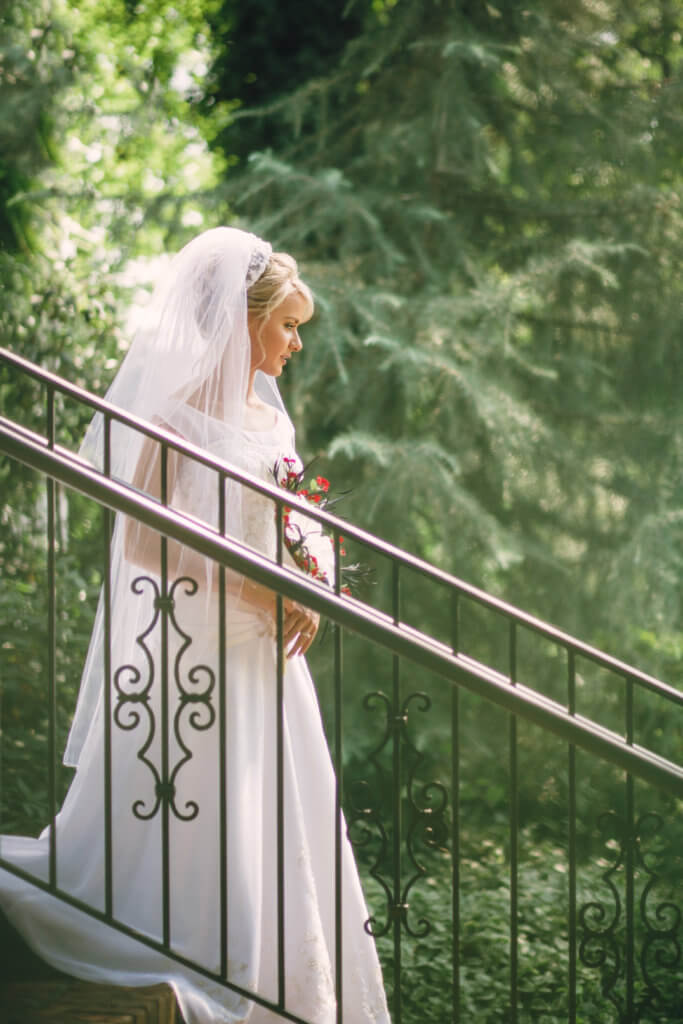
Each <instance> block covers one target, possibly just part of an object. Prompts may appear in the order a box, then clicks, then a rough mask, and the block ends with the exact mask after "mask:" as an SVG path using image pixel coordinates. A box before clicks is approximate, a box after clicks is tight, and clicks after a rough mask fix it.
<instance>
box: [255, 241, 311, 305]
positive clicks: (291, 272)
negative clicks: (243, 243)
mask: <svg viewBox="0 0 683 1024" xmlns="http://www.w3.org/2000/svg"><path fill="white" fill-rule="evenodd" d="M292 292H298V293H299V295H301V297H302V298H303V299H304V300H305V301H306V303H307V305H308V313H309V315H311V316H312V315H313V295H312V294H311V289H310V288H309V287H308V285H307V284H304V282H303V281H302V280H301V278H300V277H299V268H298V267H297V263H296V260H295V259H294V258H293V257H292V256H290V255H289V254H288V253H286V252H274V253H273V254H272V255H271V257H270V259H269V261H268V263H267V264H266V269H265V270H264V271H263V273H262V274H261V276H260V277H259V278H258V280H257V281H254V283H253V284H252V285H251V287H250V288H249V289H248V290H247V311H248V313H249V314H250V315H251V316H253V317H255V318H256V319H257V320H261V321H262V322H265V321H266V320H267V319H268V317H269V316H270V314H271V313H272V312H273V310H274V309H277V307H278V306H279V305H280V303H281V302H284V300H285V299H286V298H287V296H288V295H290V294H291V293H292Z"/></svg>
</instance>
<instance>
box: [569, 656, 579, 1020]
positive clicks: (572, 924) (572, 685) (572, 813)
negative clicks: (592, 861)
mask: <svg viewBox="0 0 683 1024" xmlns="http://www.w3.org/2000/svg"><path fill="white" fill-rule="evenodd" d="M567 706H568V709H569V714H570V715H575V714H576V662H575V657H574V651H573V650H572V649H571V648H569V649H568V651H567ZM567 759H568V763H567V774H568V801H569V806H568V811H567V815H568V822H569V828H568V831H569V836H568V840H569V880H568V884H569V922H568V924H569V929H568V938H569V949H568V954H569V963H568V968H569V974H568V981H569V1005H568V1012H569V1022H568V1024H576V1010H577V1004H576V747H575V746H574V744H573V743H570V744H569V746H568V750H567Z"/></svg>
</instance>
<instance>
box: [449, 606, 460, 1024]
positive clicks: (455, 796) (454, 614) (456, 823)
mask: <svg viewBox="0 0 683 1024" xmlns="http://www.w3.org/2000/svg"><path fill="white" fill-rule="evenodd" d="M451 633H452V646H453V653H454V654H457V652H458V651H459V650H460V594H459V593H458V591H457V590H453V591H452V592H451ZM451 765H452V775H451V816H452V830H453V842H452V852H451V858H452V882H451V885H452V894H451V898H452V907H453V910H452V913H453V938H452V942H453V947H452V948H453V963H452V971H453V1024H460V688H459V687H458V686H454V687H453V688H452V690H451Z"/></svg>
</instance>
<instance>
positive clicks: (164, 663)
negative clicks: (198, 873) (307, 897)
mask: <svg viewBox="0 0 683 1024" xmlns="http://www.w3.org/2000/svg"><path fill="white" fill-rule="evenodd" d="M161 504H162V505H168V447H167V446H166V445H165V444H164V443H162V445H161ZM159 543H160V545H161V598H160V600H159V602H158V610H159V611H160V612H161V788H160V790H159V793H158V796H159V797H161V801H162V804H161V858H162V865H161V886H162V908H163V909H162V915H163V936H164V945H165V946H169V945H170V941H171V847H170V843H171V835H170V821H169V801H168V799H164V797H165V796H168V795H169V794H170V789H169V749H168V747H169V736H168V728H169V706H168V611H169V596H168V541H167V539H166V537H165V536H164V534H161V537H160V542H159Z"/></svg>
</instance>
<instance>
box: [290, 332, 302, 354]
mask: <svg viewBox="0 0 683 1024" xmlns="http://www.w3.org/2000/svg"><path fill="white" fill-rule="evenodd" d="M291 348H292V351H293V352H300V351H301V349H302V348H303V345H302V343H301V338H300V337H299V332H298V331H295V332H294V337H293V338H292V344H291Z"/></svg>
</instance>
